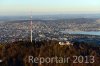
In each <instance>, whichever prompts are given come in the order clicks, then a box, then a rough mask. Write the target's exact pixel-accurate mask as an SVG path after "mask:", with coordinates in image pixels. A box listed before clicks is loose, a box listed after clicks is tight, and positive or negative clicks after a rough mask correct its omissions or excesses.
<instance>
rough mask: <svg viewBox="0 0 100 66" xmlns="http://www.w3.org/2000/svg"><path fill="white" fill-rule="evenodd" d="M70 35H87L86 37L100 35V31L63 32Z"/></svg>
mask: <svg viewBox="0 0 100 66" xmlns="http://www.w3.org/2000/svg"><path fill="white" fill-rule="evenodd" d="M61 32H62V33H69V34H86V35H100V31H61Z"/></svg>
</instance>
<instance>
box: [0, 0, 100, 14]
mask: <svg viewBox="0 0 100 66" xmlns="http://www.w3.org/2000/svg"><path fill="white" fill-rule="evenodd" d="M30 13H32V14H82V13H87V14H89V13H93V14H95V13H100V0H0V15H28V14H30Z"/></svg>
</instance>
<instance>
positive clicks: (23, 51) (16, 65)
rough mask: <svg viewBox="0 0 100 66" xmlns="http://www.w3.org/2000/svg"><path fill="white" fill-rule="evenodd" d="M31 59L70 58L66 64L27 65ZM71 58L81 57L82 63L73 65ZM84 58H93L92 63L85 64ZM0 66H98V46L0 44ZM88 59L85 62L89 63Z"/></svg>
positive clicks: (99, 53) (25, 43) (99, 57)
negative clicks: (0, 60) (29, 58)
mask: <svg viewBox="0 0 100 66" xmlns="http://www.w3.org/2000/svg"><path fill="white" fill-rule="evenodd" d="M30 55H32V56H33V57H45V58H46V57H55V56H57V57H70V58H71V59H70V60H69V62H68V63H43V64H39V63H29V62H28V56H30ZM73 56H82V57H83V58H84V61H83V63H73V61H72V60H73V58H72V57H73ZM86 56H88V57H90V56H94V62H93V63H85V61H86ZM0 59H2V60H3V61H2V62H1V63H0V66H100V46H93V45H91V44H87V43H84V42H81V43H79V42H73V45H71V46H67V45H59V42H58V41H37V42H35V41H33V42H32V43H31V42H29V41H24V42H23V41H19V42H13V43H9V44H0ZM90 60H91V59H88V60H87V61H89V62H92V61H90Z"/></svg>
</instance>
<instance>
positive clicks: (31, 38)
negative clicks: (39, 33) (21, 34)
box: [30, 16, 33, 42]
mask: <svg viewBox="0 0 100 66" xmlns="http://www.w3.org/2000/svg"><path fill="white" fill-rule="evenodd" d="M30 27H31V29H30V32H31V36H30V40H31V42H32V40H33V36H32V16H31V23H30Z"/></svg>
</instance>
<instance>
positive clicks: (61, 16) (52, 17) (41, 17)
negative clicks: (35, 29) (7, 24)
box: [0, 14, 100, 21]
mask: <svg viewBox="0 0 100 66" xmlns="http://www.w3.org/2000/svg"><path fill="white" fill-rule="evenodd" d="M73 18H100V14H56V15H33V19H34V20H38V19H39V20H57V19H73ZM23 19H24V20H25V19H30V16H29V15H27V16H0V21H3V20H23Z"/></svg>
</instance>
